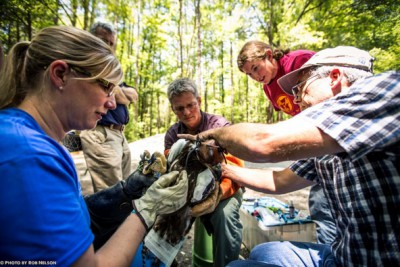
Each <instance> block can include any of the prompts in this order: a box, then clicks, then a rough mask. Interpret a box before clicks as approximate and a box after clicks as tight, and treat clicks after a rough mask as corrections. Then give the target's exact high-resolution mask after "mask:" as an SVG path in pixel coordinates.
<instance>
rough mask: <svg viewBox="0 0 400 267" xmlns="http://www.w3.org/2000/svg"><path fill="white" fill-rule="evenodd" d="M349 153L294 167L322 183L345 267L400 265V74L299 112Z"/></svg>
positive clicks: (338, 253) (337, 250)
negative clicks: (334, 222)
mask: <svg viewBox="0 0 400 267" xmlns="http://www.w3.org/2000/svg"><path fill="white" fill-rule="evenodd" d="M297 116H299V117H302V118H304V119H308V120H309V121H310V122H311V123H312V124H313V125H315V126H316V127H318V128H319V129H321V130H322V131H323V132H324V133H326V134H328V135H329V136H331V137H332V138H333V139H335V140H336V141H337V142H338V144H339V145H340V146H341V147H342V148H343V149H344V150H345V152H343V153H340V154H337V155H326V156H323V157H318V158H310V159H307V160H299V161H297V162H295V163H293V164H292V165H291V166H290V168H291V170H292V171H293V172H295V173H296V174H297V175H299V176H301V177H303V178H305V179H308V180H313V181H316V182H320V183H322V185H323V188H324V191H325V194H326V195H327V197H328V201H329V204H330V207H331V210H332V214H333V215H334V217H335V220H336V226H337V237H336V239H335V241H334V242H333V243H332V251H333V253H334V255H335V257H336V260H337V262H338V263H339V264H340V265H342V266H360V265H361V266H398V264H399V263H400V214H399V207H400V72H387V73H383V74H380V75H376V76H373V77H370V78H366V79H363V80H361V81H359V82H356V83H355V84H353V86H351V88H350V90H349V92H347V93H341V94H339V95H337V96H336V97H334V98H331V99H328V100H326V101H324V102H322V103H320V104H318V105H316V106H313V107H311V108H309V109H307V110H305V111H304V112H302V113H300V114H299V115H297Z"/></svg>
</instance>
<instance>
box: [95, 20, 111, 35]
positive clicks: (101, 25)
mask: <svg viewBox="0 0 400 267" xmlns="http://www.w3.org/2000/svg"><path fill="white" fill-rule="evenodd" d="M98 28H102V29H104V30H106V31H107V32H109V33H110V34H117V31H116V30H115V29H114V27H113V26H112V25H111V24H110V23H107V22H100V21H98V22H96V23H95V24H93V25H92V26H91V27H90V30H89V32H90V33H91V34H95V33H96V30H97V29H98Z"/></svg>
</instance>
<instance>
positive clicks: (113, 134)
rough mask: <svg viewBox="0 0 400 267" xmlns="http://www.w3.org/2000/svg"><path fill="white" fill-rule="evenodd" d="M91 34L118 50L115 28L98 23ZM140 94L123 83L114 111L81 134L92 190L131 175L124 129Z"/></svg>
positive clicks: (118, 89)
mask: <svg viewBox="0 0 400 267" xmlns="http://www.w3.org/2000/svg"><path fill="white" fill-rule="evenodd" d="M90 33H92V34H93V35H95V36H96V37H98V38H100V39H101V40H103V41H104V43H106V44H108V45H109V46H110V48H111V49H112V51H114V52H115V48H116V31H115V30H114V28H113V27H112V25H110V24H108V23H103V22H97V23H95V24H93V25H92V27H91V28H90ZM137 97H138V96H137V92H136V90H135V89H134V88H132V87H131V86H129V85H127V84H126V83H124V82H123V83H120V84H119V86H118V87H117V88H116V92H115V101H116V107H115V109H112V110H109V111H108V113H107V114H101V116H102V117H101V119H100V120H99V121H98V123H97V125H96V127H95V128H93V129H91V130H87V131H82V132H81V133H80V137H81V143H82V151H83V154H84V157H85V160H86V165H87V168H88V170H89V173H90V176H91V178H92V182H93V191H94V192H97V191H99V190H102V189H105V188H107V187H110V186H112V185H114V184H116V183H118V182H119V181H121V180H122V179H125V178H127V177H128V176H129V175H130V174H131V164H132V163H131V152H130V149H129V146H128V141H127V140H126V137H125V135H124V129H125V126H126V124H127V123H128V122H129V111H128V107H127V106H128V105H129V104H130V103H132V102H135V101H136V100H137Z"/></svg>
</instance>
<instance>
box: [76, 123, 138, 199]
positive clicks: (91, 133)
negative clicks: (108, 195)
mask: <svg viewBox="0 0 400 267" xmlns="http://www.w3.org/2000/svg"><path fill="white" fill-rule="evenodd" d="M80 136H81V142H82V150H83V154H84V156H85V160H86V165H87V168H88V170H89V173H90V176H91V177H92V181H93V189H94V192H97V191H99V190H102V189H105V188H107V187H110V186H112V185H114V184H116V183H117V182H119V181H121V180H122V179H125V178H127V177H128V176H129V174H130V173H131V152H130V149H129V146H128V141H127V140H126V138H125V135H124V133H123V132H121V131H119V130H113V129H110V128H108V127H105V126H101V125H98V126H96V127H95V128H94V129H92V130H87V131H82V132H81V134H80Z"/></svg>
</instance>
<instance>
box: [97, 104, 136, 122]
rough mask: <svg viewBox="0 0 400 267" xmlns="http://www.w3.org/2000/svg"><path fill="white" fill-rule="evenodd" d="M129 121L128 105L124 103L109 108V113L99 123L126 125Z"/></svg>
mask: <svg viewBox="0 0 400 267" xmlns="http://www.w3.org/2000/svg"><path fill="white" fill-rule="evenodd" d="M128 122H129V112H128V107H127V106H126V105H124V104H117V108H116V109H114V110H109V111H108V112H107V115H105V116H103V118H102V119H101V120H100V121H99V122H98V123H97V124H99V125H110V124H115V125H125V124H127V123H128Z"/></svg>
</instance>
